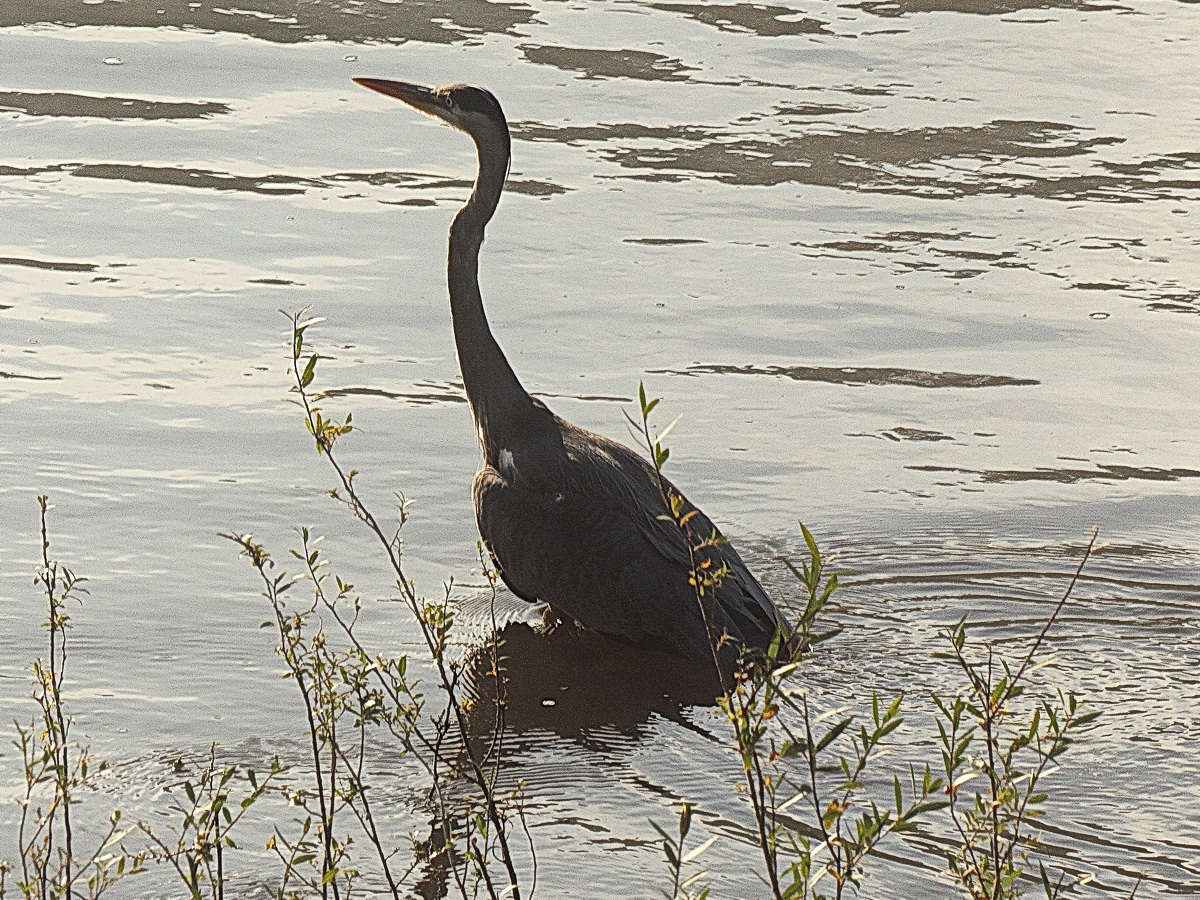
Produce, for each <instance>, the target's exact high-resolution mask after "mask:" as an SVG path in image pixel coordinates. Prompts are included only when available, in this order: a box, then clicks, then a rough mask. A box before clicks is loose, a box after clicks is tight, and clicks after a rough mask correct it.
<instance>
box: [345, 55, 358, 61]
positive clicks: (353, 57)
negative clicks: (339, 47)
mask: <svg viewBox="0 0 1200 900" xmlns="http://www.w3.org/2000/svg"><path fill="white" fill-rule="evenodd" d="M345 59H346V62H356V61H357V60H358V57H357V56H354V55H353V54H351V55H350V56H347V57H346V58H345Z"/></svg>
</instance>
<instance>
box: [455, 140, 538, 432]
mask: <svg viewBox="0 0 1200 900" xmlns="http://www.w3.org/2000/svg"><path fill="white" fill-rule="evenodd" d="M501 151H502V152H501ZM508 157H509V154H508V147H507V146H504V147H503V148H500V149H490V148H489V149H486V150H485V149H484V148H480V152H479V175H478V177H477V178H476V179H475V189H474V190H473V191H472V192H471V197H470V199H469V200H467V203H466V205H465V206H464V207H463V208H462V209H461V210H459V212H458V215H457V216H455V218H454V224H453V225H451V226H450V260H449V269H448V281H449V285H450V313H451V317H452V318H453V321H454V342H455V344H456V345H457V348H458V365H459V368H460V369H461V370H462V376H463V386H464V387H465V388H466V391H467V398H468V399H469V400H470V401H471V410H472V412H473V413H474V415H475V421H476V425H477V426H478V427H479V428H480V429H481V430H482V431H493V430H495V428H496V427H497V426H499V425H500V423H501V422H505V421H511V419H512V417H513V416H514V414H519V413H520V412H521V411H522V410H524V409H527V408H529V406H530V404H531V400H530V397H529V395H528V394H527V393H526V392H525V389H524V388H523V387H521V383H520V382H519V381H518V380H517V376H516V374H515V373H514V372H513V370H512V366H510V365H509V364H508V360H507V359H505V357H504V351H502V350H501V349H500V345H499V344H497V343H496V339H495V338H494V337H493V336H492V330H491V328H489V327H488V322H487V316H486V314H485V313H484V311H483V298H482V296H481V295H480V293H479V249H480V247H481V246H482V245H483V232H484V228H485V227H486V226H487V223H488V221H489V220H490V219H491V218H492V213H494V212H495V211H496V205H497V204H498V203H499V202H500V192H501V191H502V190H503V189H504V180H505V178H506V177H507V175H508ZM500 427H502V426H500Z"/></svg>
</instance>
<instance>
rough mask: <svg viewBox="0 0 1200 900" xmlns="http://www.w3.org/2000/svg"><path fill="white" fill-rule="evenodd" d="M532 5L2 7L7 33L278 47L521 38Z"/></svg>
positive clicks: (47, 3) (415, 1) (375, 2)
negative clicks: (105, 32)
mask: <svg viewBox="0 0 1200 900" xmlns="http://www.w3.org/2000/svg"><path fill="white" fill-rule="evenodd" d="M536 21H537V17H536V14H535V12H534V10H533V8H532V7H530V6H527V5H525V4H524V3H506V2H502V0H404V2H403V3H396V2H389V0H324V2H322V0H301V2H297V0H239V2H238V3H236V4H225V3H223V2H213V0H207V2H196V0H155V2H153V3H143V2H132V3H126V2H124V0H101V2H98V3H97V2H93V0H41V2H39V3H36V4H28V3H5V4H3V5H0V28H18V27H21V26H24V25H62V26H68V27H73V26H107V27H125V28H169V29H181V30H185V31H193V30H196V31H208V32H216V33H226V34H243V35H248V36H249V37H254V38H258V39H259V40H264V41H271V42H273V43H282V44H294V43H299V42H302V41H345V42H350V43H366V44H403V43H406V42H407V41H420V42H425V43H434V44H461V43H466V42H471V41H474V40H477V39H478V38H479V36H481V35H484V34H515V33H516V31H517V27H518V26H520V25H528V24H530V23H532V22H536Z"/></svg>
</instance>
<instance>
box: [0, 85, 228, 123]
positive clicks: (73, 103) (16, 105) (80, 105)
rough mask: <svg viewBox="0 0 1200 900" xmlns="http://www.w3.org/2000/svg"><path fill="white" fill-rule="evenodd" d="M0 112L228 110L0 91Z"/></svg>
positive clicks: (120, 115) (198, 114)
mask: <svg viewBox="0 0 1200 900" xmlns="http://www.w3.org/2000/svg"><path fill="white" fill-rule="evenodd" d="M0 110H11V111H14V112H22V113H25V114H27V115H30V116H62V117H87V118H95V119H114V120H120V119H207V118H210V117H212V116H217V115H223V114H225V113H228V112H229V111H230V108H229V106H227V105H226V104H224V103H188V102H183V103H175V102H167V101H165V100H136V99H130V98H127V97H89V96H87V95H86V94H66V93H26V92H23V91H0Z"/></svg>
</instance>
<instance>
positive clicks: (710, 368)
mask: <svg viewBox="0 0 1200 900" xmlns="http://www.w3.org/2000/svg"><path fill="white" fill-rule="evenodd" d="M652 374H655V375H774V376H776V377H782V378H793V379H795V380H796V381H824V382H827V383H828V384H849V385H857V384H904V385H908V386H909V387H922V388H982V387H1012V386H1016V385H1029V384H1040V383H1041V382H1039V381H1037V380H1036V379H1033V378H1012V377H1010V376H1008V375H966V374H963V373H961V372H922V371H921V370H919V369H891V368H870V367H863V368H859V367H853V366H844V367H836V368H835V367H832V366H750V365H746V366H729V365H694V366H688V367H687V368H686V369H682V370H680V369H655V370H652Z"/></svg>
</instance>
